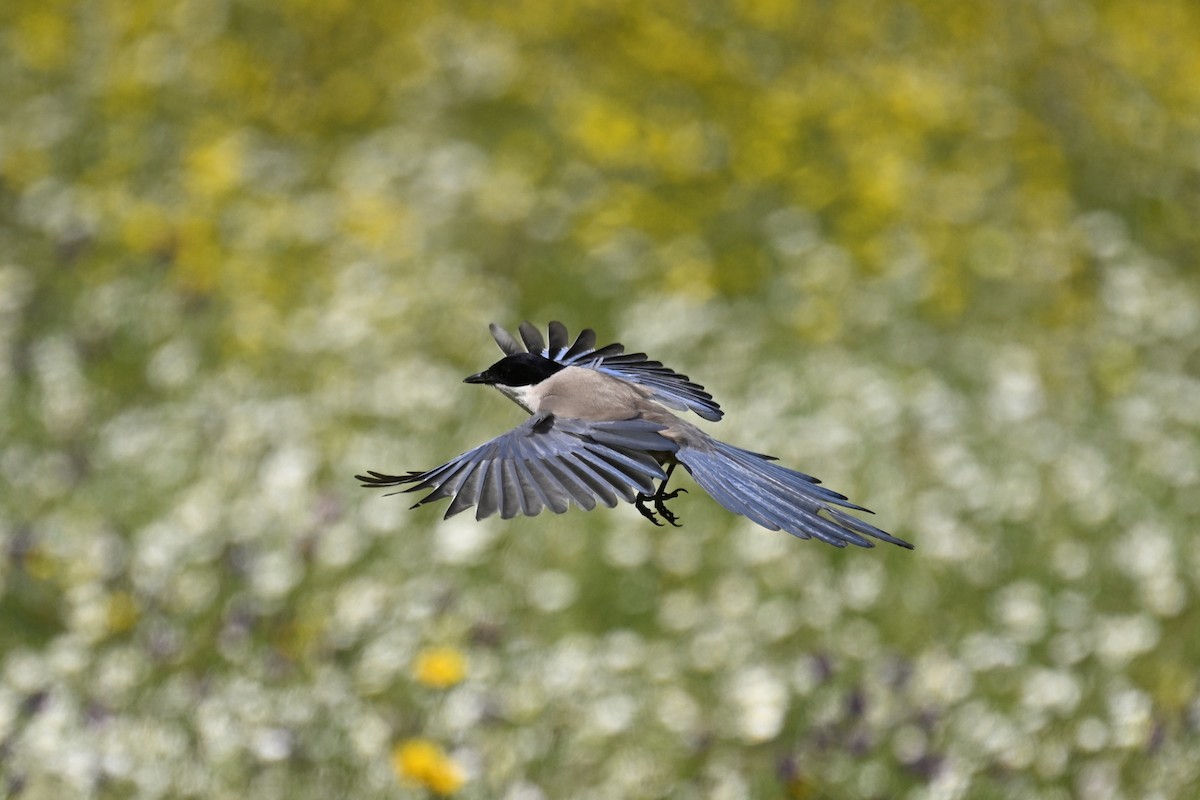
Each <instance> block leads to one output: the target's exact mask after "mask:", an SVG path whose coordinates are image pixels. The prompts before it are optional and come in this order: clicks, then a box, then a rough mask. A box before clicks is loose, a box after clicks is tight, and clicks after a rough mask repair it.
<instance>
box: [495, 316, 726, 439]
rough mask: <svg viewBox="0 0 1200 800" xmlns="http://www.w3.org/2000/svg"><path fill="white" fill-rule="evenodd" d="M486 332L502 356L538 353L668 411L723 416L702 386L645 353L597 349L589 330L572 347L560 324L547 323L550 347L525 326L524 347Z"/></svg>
mask: <svg viewBox="0 0 1200 800" xmlns="http://www.w3.org/2000/svg"><path fill="white" fill-rule="evenodd" d="M490 330H491V332H492V338H494V339H495V340H496V344H498V345H500V349H501V350H503V351H504V354H505V355H509V356H511V355H514V354H516V353H524V352H526V351H528V352H530V353H539V354H541V355H543V356H545V357H546V358H549V359H551V360H553V361H557V362H559V363H560V364H568V365H570V366H574V367H586V368H587V369H594V370H596V371H598V372H605V373H608V374H609V375H615V376H616V377H618V378H621V379H623V380H627V381H629V382H630V383H636V384H638V385H640V386H645V387H646V388H648V389H650V390H651V391H652V392H653V396H654V399H655V400H657V401H658V402H660V403H662V404H663V405H665V406H667V407H668V408H673V409H675V410H677V411H694V412H696V413H697V414H699V415H700V416H701V417H703V418H704V419H707V420H712V421H713V422H716V421H717V420H719V419H721V417H722V416H724V414H725V412H723V411H722V410H721V406H719V405H718V404H717V402H716V401H715V400H713V397H712V395H711V394H709V393H708V392H706V391H704V387H703V386H701V385H700V384H698V383H693V382H692V381H690V380H688V376H687V375H681V374H680V373H678V372H675V371H674V370H673V369H670V368H669V367H664V366H663V365H662V362H660V361H653V360H651V359H650V358H649V357H648V356H647V355H646V354H645V353H626V352H625V347H624V346H623V345H620V344H610V345H605V346H604V347H601V348H598V349H597V347H596V332H595V331H593V330H592V329H591V328H584V330H583V331H582V332H581V333H580V334H579V336H578V338H576V339H575V342H574V343H573V344H572V343H570V337H569V336H568V335H567V329H566V327H565V326H564V325H563V324H562V323H561V322H557V321H556V322H551V323H550V344H549V345H547V344H546V342H545V340H544V339H542V334H541V332H540V331H538V329H537V328H535V327H534V326H533V325H531V324H529V323H528V322H522V323H521V326H520V328H519V329H518V330H519V331H520V334H521V339H522V341H523V342H524V347H522V346H521V343H520V342H518V341H517V340H516V339H515V338H513V336H512V334H510V333H509V332H508V331H506V330H504V328H501V327H500V326H499V325H497V324H496V323H494V322H493V323H492V324H491V326H490Z"/></svg>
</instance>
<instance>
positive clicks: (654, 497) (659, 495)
mask: <svg viewBox="0 0 1200 800" xmlns="http://www.w3.org/2000/svg"><path fill="white" fill-rule="evenodd" d="M674 470H675V465H674V464H672V465H671V466H670V467H668V468H667V477H665V478H663V482H662V483H660V484H659V485H658V491H657V492H655V493H654V494H642V493H641V492H639V493H638V496H637V499H636V500H634V502H633V505H634V507H635V508H637V510H638V511H639V512H640V513H641V515H642V516H643V517H645V518H646V519H648V520H650V521H651V522H653V523H654V524H655V525H657V526H658V527H660V528H661V527H662V523H661V522H659V521H658V517H656V516H655V514H654V512H655V511H657V512H658V514H659V516H661V517H662V518H663V519H664V520H666V521H667V524H668V525H670V526H672V527H675V528H678V527H680V525H679V523H678V522H676V520H677V519H679V517H678V515H676V514H673V513H671V511H670V509H668V508H667V505H666V502H667V501H668V500H674V499H675V498H676V497H678V496H679V493H680V492H683V493H684V494H687V489H676V490H675V491H673V492H665V491H663V490H664V489H666V488H667V481H669V480H671V473H672V472H673V471H674ZM650 501H653V503H654V511H651V510H650V509H649V508H648V507H647V506H646V503H647V502H650Z"/></svg>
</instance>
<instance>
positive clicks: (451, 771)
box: [392, 739, 466, 795]
mask: <svg viewBox="0 0 1200 800" xmlns="http://www.w3.org/2000/svg"><path fill="white" fill-rule="evenodd" d="M392 769H393V770H395V771H396V774H397V775H398V776H400V777H401V778H403V779H404V780H408V781H412V782H414V783H419V784H421V785H422V786H425V787H427V788H428V789H429V790H431V791H432V792H434V793H435V794H440V795H448V794H454V793H455V792H457V791H458V790H459V789H460V788H461V787H462V785H463V783H465V782H466V778H465V777H464V776H463V772H462V768H461V767H460V766H458V764H457V763H455V761H454V759H452V758H450V757H449V756H448V755H446V753H445V751H444V750H442V748H441V747H439V746H438V745H437V744H435V743H434V742H431V741H429V740H428V739H405V740H404V741H402V742H400V743H399V744H397V745H396V748H395V749H394V750H392Z"/></svg>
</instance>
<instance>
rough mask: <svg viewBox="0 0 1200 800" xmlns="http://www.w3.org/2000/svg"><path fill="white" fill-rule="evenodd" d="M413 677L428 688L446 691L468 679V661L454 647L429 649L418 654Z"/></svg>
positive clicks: (414, 663)
mask: <svg viewBox="0 0 1200 800" xmlns="http://www.w3.org/2000/svg"><path fill="white" fill-rule="evenodd" d="M413 677H414V678H416V679H417V681H418V682H420V683H423V684H425V685H426V686H433V687H435V688H438V689H444V688H446V687H447V686H453V685H454V684H456V683H458V682H459V681H461V680H462V679H463V678H465V677H467V659H466V657H465V656H463V654H462V653H461V652H459V651H458V650H456V649H455V648H453V647H429V648H426V649H424V650H422V651H421V652H420V653H418V654H417V660H416V661H415V662H413Z"/></svg>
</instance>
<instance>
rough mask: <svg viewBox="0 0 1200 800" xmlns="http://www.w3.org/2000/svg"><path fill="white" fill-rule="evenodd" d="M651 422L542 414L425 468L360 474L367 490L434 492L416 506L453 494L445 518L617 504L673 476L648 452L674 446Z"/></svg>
mask: <svg viewBox="0 0 1200 800" xmlns="http://www.w3.org/2000/svg"><path fill="white" fill-rule="evenodd" d="M664 427H665V426H663V425H658V424H656V423H653V422H649V421H647V420H641V419H635V420H623V421H617V422H588V421H585V420H578V419H565V418H558V417H555V416H554V415H552V414H538V415H535V416H533V417H530V418H529V420H528V421H527V422H526V423H525V424H523V425H521V426H519V427H517V428H514V429H513V430H511V431H509V432H508V433H505V434H503V435H502V436H497V437H496V438H495V439H492V440H491V441H490V442H487V443H486V444H483V445H480V446H479V447H476V448H475V449H474V450H471V451H469V452H466V453H463V454H462V455H461V456H459V457H458V458H455V459H454V460H452V461H450V462H449V463H446V464H443V465H442V466H440V467H436V468H434V469H431V470H428V471H426V472H409V473H407V474H405V475H384V474H382V473H379V472H373V471H368V472H367V474H366V475H356V476H355V477H356V478H357V479H358V480H360V481H361V482H362V485H363V486H367V487H387V486H404V485H407V484H413V485H412V486H408V488H406V489H401V490H400V491H404V492H419V491H424V490H426V489H432V490H433V491H431V492H430V493H429V494H427V495H426V496H425V497H422V498H421V499H420V500H419V501H417V503H416V505H414V506H413V508H416V507H417V506H420V505H424V504H425V503H432V502H434V501H435V500H442V499H444V498H447V497H450V498H453V500H452V501H451V502H450V508H448V509H447V510H446V517H447V518H449V517H452V516H454V515H455V514H458V513H459V512H461V511H464V510H466V509H468V508H470V507H471V506H475V507H476V510H475V518H476V519H483V518H484V517H490V516H491V515H492V514H495V513H496V512H500V516H501V517H502V518H503V519H511V518H512V517H515V516H516V515H518V514H524V515H526V516H529V517H532V516H535V515H537V514H539V513H541V511H542V509H544V508H548V509H550V510H551V511H553V512H554V513H555V514H561V513H563V512H564V511H566V510H567V507H568V504H569V502H570V501H572V500H573V501H575V503H576V504H577V505H579V506H580V507H581V508H584V509H587V510H589V511H590V510H591V509H593V508H595V507H596V501H597V500H599V501H600V502H601V503H603V504H604V505H606V506H608V507H609V508H612V507H613V506H615V505H616V504H617V499H618V498H620V499H622V500H624V501H625V502H627V503H632V502H633V501H634V499H635V492H640V493H642V494H653V493H654V484H653V481H654V480H656V479H658V480H661V479H663V478H665V477H666V474H665V473H664V472H663V471H662V468H661V467H659V465H658V462H656V461H655V460H654V458H653V457H652V456H650V455H649V454H648V453H647V452H646V451H649V450H654V451H664V450H672V449H674V447H675V445H674V443H673V442H671V441H670V440H669V439H666V438H664V437H662V436H660V435H659V431H661V430H664Z"/></svg>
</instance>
